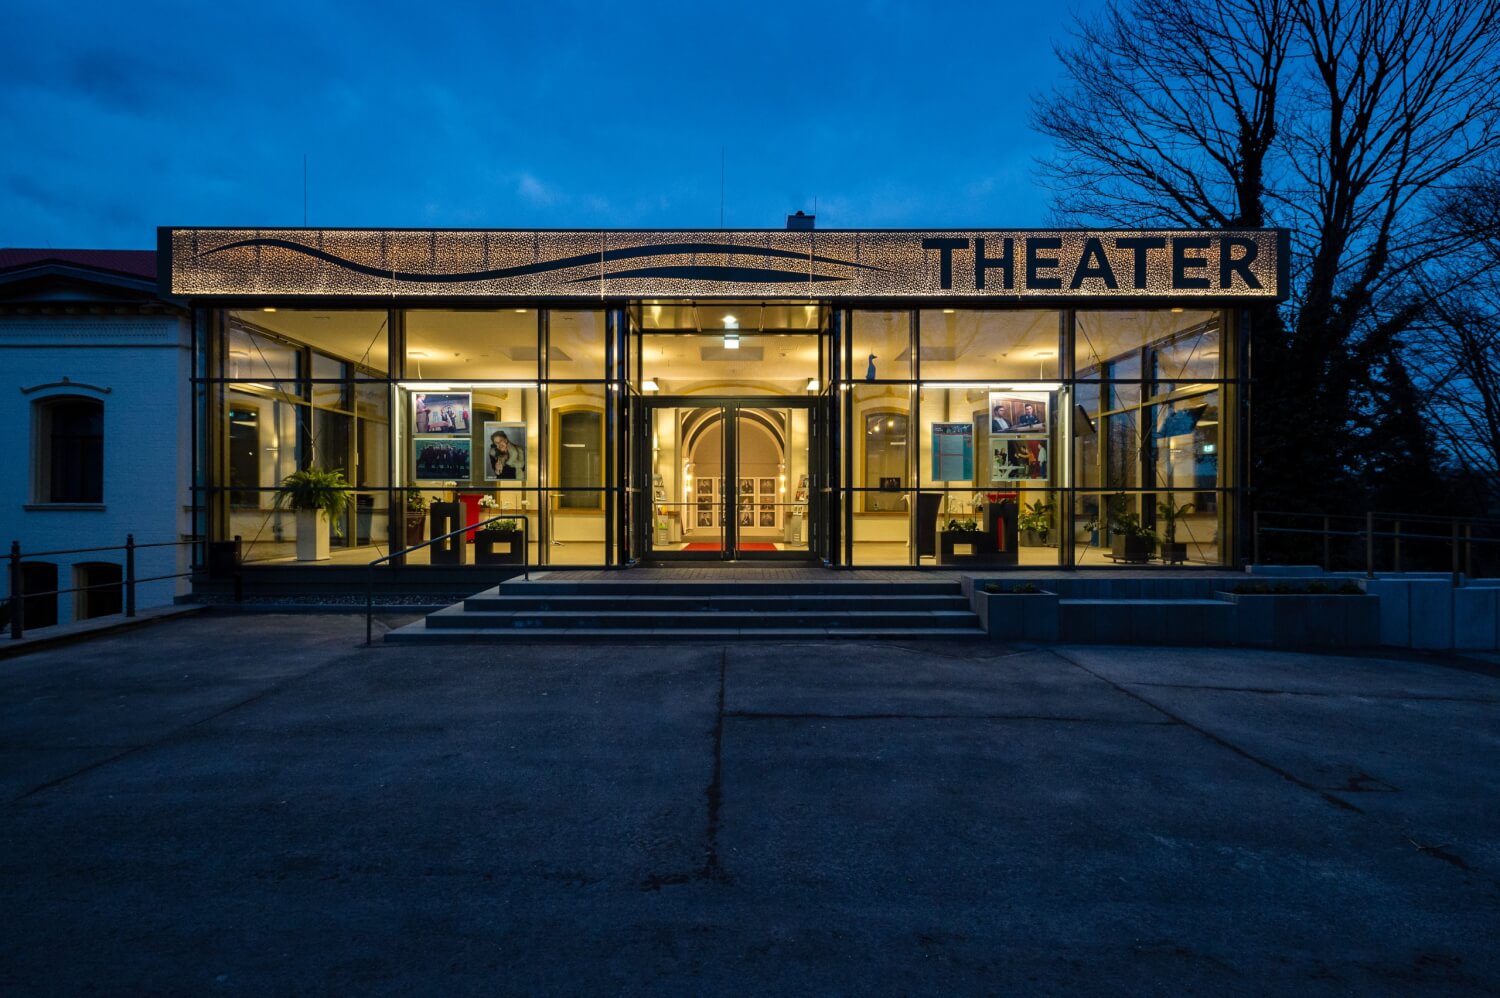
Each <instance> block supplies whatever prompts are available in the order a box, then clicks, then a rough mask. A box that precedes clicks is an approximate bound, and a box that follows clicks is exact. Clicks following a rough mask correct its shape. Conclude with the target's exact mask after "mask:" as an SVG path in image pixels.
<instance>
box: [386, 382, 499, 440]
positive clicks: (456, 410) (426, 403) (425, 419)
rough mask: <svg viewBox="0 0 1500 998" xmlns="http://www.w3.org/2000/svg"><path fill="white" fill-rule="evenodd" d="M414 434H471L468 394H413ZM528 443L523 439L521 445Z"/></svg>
mask: <svg viewBox="0 0 1500 998" xmlns="http://www.w3.org/2000/svg"><path fill="white" fill-rule="evenodd" d="M411 415H412V432H413V433H462V434H467V433H468V432H469V427H470V425H471V424H470V423H469V393H468V392H412V396H411ZM525 442H526V440H525V438H524V437H522V439H521V443H522V444H524V443H525Z"/></svg>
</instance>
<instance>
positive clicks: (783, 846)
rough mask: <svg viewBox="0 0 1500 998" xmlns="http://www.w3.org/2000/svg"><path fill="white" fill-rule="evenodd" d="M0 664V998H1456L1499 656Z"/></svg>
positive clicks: (1486, 962) (305, 635) (170, 636)
mask: <svg viewBox="0 0 1500 998" xmlns="http://www.w3.org/2000/svg"><path fill="white" fill-rule="evenodd" d="M362 631H363V622H362V620H359V619H356V618H352V617H351V618H339V617H249V618H223V617H220V618H214V617H206V618H197V619H191V620H183V621H176V622H172V623H166V624H161V625H158V626H155V627H152V628H148V629H145V630H141V631H137V632H134V633H130V634H125V635H120V636H116V637H111V638H104V639H98V640H95V641H92V642H90V643H88V644H85V645H81V646H75V647H72V648H64V649H60V650H54V651H47V652H39V653H36V654H33V655H28V656H24V657H22V658H19V659H13V660H10V661H5V662H0V801H3V803H0V912H3V913H4V915H3V922H4V927H3V929H0V994H5V995H7V996H9V995H31V994H49V995H50V994H78V993H132V994H134V993H159V994H184V995H214V994H245V995H251V994H254V995H261V994H340V995H355V994H361V995H363V994H416V993H430V994H443V995H450V994H465V993H475V994H497V993H526V994H549V993H550V994H610V993H620V992H660V993H677V994H705V993H708V994H712V993H732V994H754V993H766V992H787V993H801V994H818V995H837V994H850V995H853V994H869V993H883V994H914V993H954V992H960V993H974V992H990V993H1008V994H1048V993H1052V994H1064V993H1067V994H1114V993H1122V994H1125V993H1138V994H1176V993H1184V992H1195V993H1199V994H1213V995H1219V994H1236V993H1239V994H1371V993H1384V994H1395V995H1410V994H1433V995H1437V994H1442V995H1454V994H1482V993H1494V992H1495V991H1496V989H1500V950H1497V947H1496V944H1495V939H1496V932H1497V929H1500V678H1496V675H1497V673H1496V670H1494V669H1489V668H1486V667H1484V666H1478V665H1474V664H1468V665H1466V664H1464V663H1462V662H1459V661H1456V660H1455V661H1448V662H1444V661H1441V660H1425V661H1424V660H1382V659H1375V658H1334V657H1314V656H1303V655H1295V654H1285V653H1270V652H1247V651H1218V650H1215V651H1181V650H1170V651H1169V650H1160V649H1149V648H1099V647H1091V648H1086V649H1085V648H1078V647H1062V648H1056V649H1046V650H1029V651H1028V650H1015V649H1004V648H1000V647H997V646H993V645H978V644H964V645H932V646H925V647H895V646H891V645H872V644H852V643H851V644H844V645H833V644H817V645H776V644H742V645H735V646H728V647H726V646H722V645H665V646H656V647H632V648H608V647H597V646H595V647H535V648H528V647H523V646H514V647H509V648H463V647H455V648H445V649H442V650H440V651H434V650H425V649H424V650H414V649H410V648H397V647H391V648H386V647H379V648H376V649H373V650H364V649H360V648H358V647H356V642H357V641H358V640H360V639H361V638H362V636H363V634H362Z"/></svg>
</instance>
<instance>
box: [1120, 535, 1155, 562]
mask: <svg viewBox="0 0 1500 998" xmlns="http://www.w3.org/2000/svg"><path fill="white" fill-rule="evenodd" d="M1155 548H1156V539H1155V538H1154V537H1135V536H1131V535H1129V534H1115V535H1114V537H1112V538H1110V542H1109V553H1110V555H1111V556H1112V557H1113V558H1114V559H1115V561H1126V562H1132V563H1134V562H1140V563H1145V562H1148V561H1150V560H1151V554H1152V552H1153V551H1154V550H1155Z"/></svg>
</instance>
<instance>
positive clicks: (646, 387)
mask: <svg viewBox="0 0 1500 998" xmlns="http://www.w3.org/2000/svg"><path fill="white" fill-rule="evenodd" d="M641 391H643V392H659V391H661V387H660V386H659V385H658V384H657V383H656V379H655V378H647V379H646V380H645V381H643V382H641Z"/></svg>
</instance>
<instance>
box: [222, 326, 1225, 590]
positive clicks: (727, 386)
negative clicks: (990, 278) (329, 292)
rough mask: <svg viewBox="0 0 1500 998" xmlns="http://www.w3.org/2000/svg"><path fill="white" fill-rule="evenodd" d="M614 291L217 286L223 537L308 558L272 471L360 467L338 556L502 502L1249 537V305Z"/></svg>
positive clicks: (576, 544) (936, 556)
mask: <svg viewBox="0 0 1500 998" xmlns="http://www.w3.org/2000/svg"><path fill="white" fill-rule="evenodd" d="M600 304H601V307H599V308H578V307H574V306H570V307H567V308H546V307H535V306H528V307H518V306H510V307H503V308H494V307H491V308H468V309H458V308H449V307H436V306H435V307H431V308H422V307H402V308H375V309H371V308H363V309H360V308H350V309H322V310H317V309H306V308H298V307H293V306H290V305H286V304H283V303H281V302H277V303H275V304H274V305H272V304H267V305H265V306H262V307H256V308H223V309H220V308H211V307H206V306H205V307H203V308H202V309H201V310H200V321H199V323H198V330H199V333H198V340H199V344H198V349H199V359H198V364H197V367H196V369H197V371H198V372H199V376H198V377H197V378H196V379H195V381H196V387H197V397H198V398H199V399H200V403H199V404H200V407H201V408H200V413H199V418H198V434H199V441H198V444H197V446H196V447H195V454H196V455H197V457H198V467H197V481H198V509H199V514H200V517H201V518H202V519H203V520H204V521H205V522H206V524H207V525H208V527H209V531H210V535H211V536H212V537H213V538H214V539H221V540H222V539H229V538H233V537H239V538H241V541H242V545H243V551H244V556H245V558H246V561H247V562H248V563H252V564H254V563H272V562H290V561H293V560H296V559H297V558H298V546H297V539H298V537H297V534H298V530H299V529H307V524H306V522H302V523H299V519H298V517H297V516H296V515H295V514H293V513H292V512H291V511H289V510H283V509H280V508H278V506H277V503H276V501H275V497H276V489H277V486H278V485H279V484H280V483H281V482H282V481H283V480H284V479H285V478H286V477H287V476H288V475H289V474H292V473H293V472H296V471H303V470H309V469H322V470H338V471H341V472H342V473H343V474H344V475H345V476H346V478H347V479H348V481H349V482H350V483H351V488H352V501H351V503H350V505H349V509H348V511H347V512H346V513H345V514H344V515H343V516H342V517H341V518H340V520H339V522H337V523H335V524H333V529H332V548H331V551H330V555H329V558H328V561H330V562H332V563H344V564H366V563H368V562H369V561H371V560H373V559H375V558H379V557H384V556H386V555H389V554H393V553H396V552H400V551H402V550H403V549H405V548H408V547H411V546H413V545H416V544H418V543H419V542H421V541H423V540H426V539H428V538H430V537H431V536H433V535H434V534H435V533H441V532H443V530H446V529H456V528H458V527H460V526H462V525H465V524H472V523H477V522H478V521H479V520H482V519H487V518H491V517H495V516H502V515H503V516H506V518H507V519H512V520H515V521H516V525H517V527H518V528H520V527H524V536H525V546H526V551H525V556H526V558H527V559H528V561H529V563H530V564H532V565H621V564H631V563H637V562H644V561H670V560H672V559H673V558H677V557H680V558H682V559H684V560H692V559H693V558H697V559H699V560H701V559H703V558H712V559H743V560H750V559H753V558H756V557H767V558H784V559H792V558H796V559H801V560H803V561H806V562H811V563H818V564H827V565H830V566H842V565H854V566H939V567H945V568H946V567H954V568H973V567H985V568H989V567H1008V566H1017V567H1033V568H1039V567H1048V566H1050V567H1094V566H1108V565H1116V564H1126V565H1147V564H1154V565H1173V564H1196V565H1223V564H1229V563H1232V562H1233V561H1234V559H1235V557H1236V548H1235V536H1234V533H1235V532H1234V515H1235V508H1236V495H1237V491H1236V490H1237V486H1238V482H1237V481H1236V478H1235V474H1236V460H1237V456H1238V442H1239V440H1240V439H1241V430H1240V427H1239V426H1238V425H1237V423H1236V416H1237V414H1238V412H1239V407H1240V404H1241V399H1242V393H1241V381H1240V377H1241V372H1240V370H1239V369H1238V364H1237V362H1236V357H1237V343H1238V337H1237V334H1236V333H1237V331H1236V329H1235V324H1234V313H1233V312H1229V311H1222V310H1219V309H1210V308H1201V307H1195V308H1173V307H1159V308H1157V307H1153V308H1140V309H1131V310H1103V309H1039V308H1019V307H1010V308H995V307H988V308H982V309H980V308H965V307H962V303H961V302H958V301H955V302H953V303H952V306H951V307H949V306H947V305H945V304H944V303H943V302H941V301H934V302H926V303H924V304H923V305H922V307H914V308H907V309H898V308H891V307H889V306H888V305H882V306H879V307H875V308H870V309H861V308H847V307H842V306H839V307H835V306H834V305H833V303H831V302H827V301H816V300H809V301H800V302H780V301H778V302H743V301H738V302H730V301H709V302H695V301H670V300H661V301H649V300H648V301H617V302H611V301H603V302H601V303H600ZM440 527H441V528H442V529H439V528H440ZM474 541H475V539H474V538H472V537H465V544H464V545H460V546H459V547H458V550H457V552H456V554H455V553H454V552H452V551H448V552H446V553H445V552H442V551H436V550H435V549H432V548H422V549H420V550H417V551H414V552H411V553H409V554H407V555H404V556H402V557H403V559H404V560H405V561H406V562H407V563H409V564H427V563H439V564H442V563H446V564H457V563H461V564H473V563H475V561H476V559H480V560H484V559H483V558H482V557H481V552H480V547H481V546H480V545H478V544H476V543H474Z"/></svg>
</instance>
